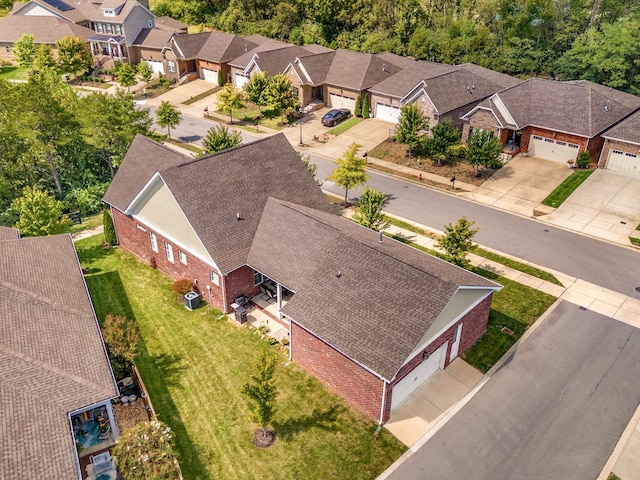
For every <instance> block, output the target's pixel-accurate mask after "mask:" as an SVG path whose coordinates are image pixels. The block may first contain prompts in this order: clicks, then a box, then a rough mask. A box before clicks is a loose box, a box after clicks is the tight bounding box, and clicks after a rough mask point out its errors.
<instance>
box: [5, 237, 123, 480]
mask: <svg viewBox="0 0 640 480" xmlns="http://www.w3.org/2000/svg"><path fill="white" fill-rule="evenodd" d="M5 233H7V232H6V229H4V228H0V240H2V239H4V240H5V241H0V259H2V260H1V263H2V267H1V268H0V392H2V395H0V431H1V432H2V440H1V442H2V455H0V472H1V473H0V477H2V478H7V479H30V478H34V479H35V478H38V479H47V480H48V479H50V480H59V479H73V478H82V475H81V473H82V472H81V471H80V459H79V456H80V457H84V456H87V455H90V454H92V453H96V451H100V450H103V449H105V448H108V447H110V446H113V444H114V443H115V441H116V440H117V438H118V435H119V433H118V428H117V424H116V422H115V419H114V416H113V412H112V410H111V399H112V398H114V397H117V396H118V388H117V386H116V382H115V379H114V378H113V374H112V371H111V366H110V364H109V359H108V357H107V352H106V349H105V345H104V343H103V340H102V335H101V333H100V328H99V326H98V321H97V319H96V316H95V312H94V310H93V306H92V304H91V299H90V297H89V293H88V291H87V287H86V285H85V282H84V277H83V275H82V270H81V268H80V264H79V262H78V258H77V256H76V251H75V249H74V246H73V243H72V241H71V237H70V236H69V235H58V236H51V237H38V238H23V239H19V240H18V239H15V240H9V239H6V238H5ZM13 235H16V236H17V234H16V233H14V234H13ZM13 238H15V236H14V237H13ZM61 279H64V281H60V280H61ZM100 425H105V427H106V429H107V431H106V432H103V434H102V435H101V434H100V430H99V426H100ZM78 445H82V446H83V448H82V449H80V452H79V453H78V448H79V447H78Z"/></svg>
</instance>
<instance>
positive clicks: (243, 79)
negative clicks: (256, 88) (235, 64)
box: [233, 73, 249, 88]
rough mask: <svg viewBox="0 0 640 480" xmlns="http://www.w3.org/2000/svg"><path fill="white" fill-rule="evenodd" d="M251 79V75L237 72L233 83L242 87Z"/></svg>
mask: <svg viewBox="0 0 640 480" xmlns="http://www.w3.org/2000/svg"><path fill="white" fill-rule="evenodd" d="M248 81H249V77H247V76H246V75H243V74H241V73H236V74H235V75H234V76H233V83H234V84H235V86H236V87H238V88H242V87H244V86H245V84H246V83H247V82H248Z"/></svg>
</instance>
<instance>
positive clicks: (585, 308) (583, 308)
mask: <svg viewBox="0 0 640 480" xmlns="http://www.w3.org/2000/svg"><path fill="white" fill-rule="evenodd" d="M578 308H579V309H580V310H584V311H585V312H586V311H587V307H578Z"/></svg>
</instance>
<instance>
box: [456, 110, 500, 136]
mask: <svg viewBox="0 0 640 480" xmlns="http://www.w3.org/2000/svg"><path fill="white" fill-rule="evenodd" d="M472 128H480V129H482V130H489V131H491V132H493V133H494V135H496V136H499V135H500V128H499V127H498V120H497V119H496V117H495V116H494V115H493V113H492V112H490V111H489V110H484V109H479V110H476V111H475V112H474V113H473V115H471V117H469V121H468V122H465V124H464V126H463V128H462V142H463V143H464V142H466V141H467V140H469V135H470V132H471V129H472Z"/></svg>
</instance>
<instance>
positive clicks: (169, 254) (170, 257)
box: [164, 243, 173, 263]
mask: <svg viewBox="0 0 640 480" xmlns="http://www.w3.org/2000/svg"><path fill="white" fill-rule="evenodd" d="M164 249H165V251H166V252H167V260H169V261H170V262H171V263H173V247H172V246H171V244H169V243H165V244H164Z"/></svg>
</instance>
